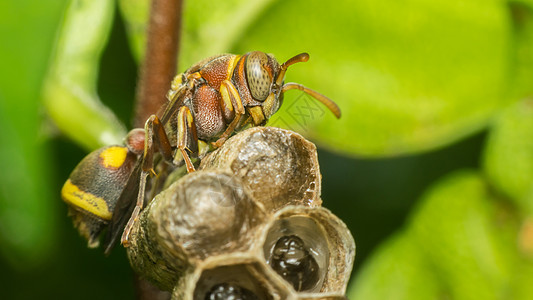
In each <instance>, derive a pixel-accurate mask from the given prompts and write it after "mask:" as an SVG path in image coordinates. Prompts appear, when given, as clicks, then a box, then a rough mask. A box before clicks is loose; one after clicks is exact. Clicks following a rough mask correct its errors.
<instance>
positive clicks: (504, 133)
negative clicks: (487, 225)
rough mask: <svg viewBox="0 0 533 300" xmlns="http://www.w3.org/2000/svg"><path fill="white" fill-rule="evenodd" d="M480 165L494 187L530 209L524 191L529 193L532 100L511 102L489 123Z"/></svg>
mask: <svg viewBox="0 0 533 300" xmlns="http://www.w3.org/2000/svg"><path fill="white" fill-rule="evenodd" d="M484 169H485V172H486V173H487V176H488V178H489V180H490V181H491V183H492V184H493V185H494V186H495V187H496V188H497V189H498V190H500V191H501V192H503V193H505V194H506V195H507V196H509V197H511V198H512V199H513V201H514V202H515V203H516V204H518V205H519V207H520V208H522V209H524V210H526V211H528V212H529V213H533V203H532V201H531V200H528V195H529V194H531V195H533V100H531V99H530V100H525V101H522V102H519V103H517V104H515V105H513V106H512V107H510V108H509V109H507V110H506V111H505V112H504V113H502V114H501V116H500V118H499V119H498V120H497V121H496V122H495V124H494V126H492V128H491V131H490V135H489V138H488V142H487V146H486V149H485V153H484ZM530 199H533V197H531V198H530Z"/></svg>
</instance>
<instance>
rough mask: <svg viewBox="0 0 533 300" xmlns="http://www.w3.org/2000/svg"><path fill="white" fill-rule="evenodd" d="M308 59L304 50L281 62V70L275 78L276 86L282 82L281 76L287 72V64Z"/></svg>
mask: <svg viewBox="0 0 533 300" xmlns="http://www.w3.org/2000/svg"><path fill="white" fill-rule="evenodd" d="M308 60H309V54H307V53H305V52H304V53H300V54H298V55H295V56H293V57H291V58H289V59H288V60H287V61H286V62H284V63H283V64H281V70H280V72H279V74H278V77H277V78H276V84H277V85H278V86H280V85H281V83H282V82H283V78H284V77H285V72H287V68H288V67H289V66H291V65H294V64H295V63H299V62H306V61H308Z"/></svg>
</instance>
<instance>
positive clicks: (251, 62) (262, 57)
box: [246, 51, 273, 101]
mask: <svg viewBox="0 0 533 300" xmlns="http://www.w3.org/2000/svg"><path fill="white" fill-rule="evenodd" d="M267 64H268V57H267V55H266V54H265V53H263V52H259V51H256V52H252V53H250V55H249V56H248V58H247V60H246V77H247V79H248V86H249V87H250V92H251V93H252V96H253V97H254V99H256V100H258V101H264V100H265V99H266V98H267V97H268V94H269V93H270V86H271V85H272V80H273V79H272V75H271V74H270V73H269V72H268V71H267V69H265V66H266V65H267Z"/></svg>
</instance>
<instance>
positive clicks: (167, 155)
mask: <svg viewBox="0 0 533 300" xmlns="http://www.w3.org/2000/svg"><path fill="white" fill-rule="evenodd" d="M144 132H145V142H144V153H143V158H142V159H143V165H142V167H143V171H144V172H148V171H151V172H153V167H154V153H155V150H156V149H154V144H156V145H157V150H159V152H160V153H161V154H162V155H163V158H164V159H165V160H166V161H168V162H172V146H171V145H170V141H169V140H168V136H167V133H166V132H165V127H163V124H162V123H161V121H160V120H159V118H158V117H157V116H156V115H151V116H150V118H148V120H147V121H146V124H145V125H144Z"/></svg>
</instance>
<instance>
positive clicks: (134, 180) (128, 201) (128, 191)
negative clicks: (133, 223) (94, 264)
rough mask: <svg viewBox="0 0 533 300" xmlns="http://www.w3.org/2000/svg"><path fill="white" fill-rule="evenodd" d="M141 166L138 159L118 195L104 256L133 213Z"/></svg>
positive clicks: (111, 247)
mask: <svg viewBox="0 0 533 300" xmlns="http://www.w3.org/2000/svg"><path fill="white" fill-rule="evenodd" d="M141 166H142V159H139V160H138V161H137V164H136V165H135V168H134V169H133V172H132V173H131V175H130V177H129V179H128V182H127V183H126V187H124V190H123V191H122V194H120V197H119V198H118V200H117V203H116V205H115V209H114V211H113V217H112V218H111V222H110V223H109V227H108V229H107V234H106V237H105V241H104V252H105V254H106V255H109V253H111V250H113V247H114V246H115V244H116V242H117V240H118V239H119V238H120V236H121V235H122V232H123V231H124V227H126V223H128V220H129V219H130V217H131V214H132V213H133V209H134V208H135V204H136V202H137V201H136V200H137V196H138V194H139V178H140V175H141V172H142V167H141Z"/></svg>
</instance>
